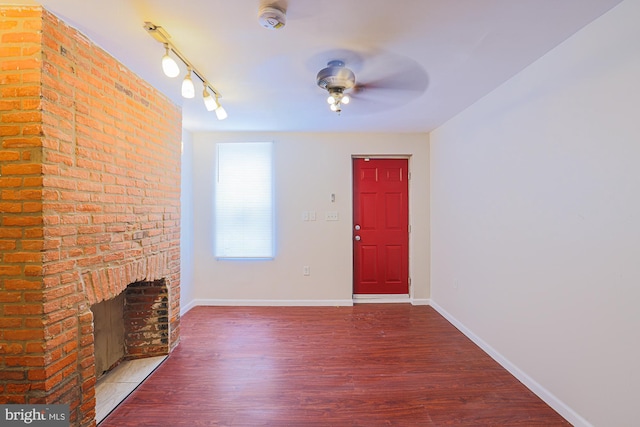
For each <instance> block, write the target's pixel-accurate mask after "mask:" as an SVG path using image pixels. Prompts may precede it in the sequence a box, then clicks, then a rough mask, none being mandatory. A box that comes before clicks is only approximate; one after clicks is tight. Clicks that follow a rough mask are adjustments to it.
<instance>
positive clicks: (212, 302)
mask: <svg viewBox="0 0 640 427" xmlns="http://www.w3.org/2000/svg"><path fill="white" fill-rule="evenodd" d="M200 305H204V306H216V305H221V306H239V307H240V306H290V307H295V306H301V307H305V306H334V307H337V306H343V307H345V306H352V305H353V301H352V300H350V299H346V300H272V299H265V300H263V299H198V300H195V301H194V307H195V306H200ZM191 308H192V307H191Z"/></svg>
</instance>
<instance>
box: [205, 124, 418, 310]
mask: <svg viewBox="0 0 640 427" xmlns="http://www.w3.org/2000/svg"><path fill="white" fill-rule="evenodd" d="M241 141H245V142H246V141H273V142H274V161H275V170H276V172H275V188H276V217H277V220H276V221H277V223H276V227H277V229H276V235H277V249H276V251H277V253H276V257H275V259H274V260H271V261H229V260H217V259H216V258H215V257H214V256H213V251H212V247H213V244H212V242H213V240H212V239H213V232H214V230H213V228H212V207H213V199H212V197H213V182H214V181H213V179H214V171H215V146H216V142H241ZM358 154H366V155H397V154H400V155H411V159H410V161H409V164H410V169H411V172H412V180H411V181H410V194H409V203H410V215H411V223H412V234H411V242H410V245H411V249H410V250H411V254H412V256H413V258H412V261H411V263H410V273H411V276H412V279H413V286H412V295H411V296H412V297H413V298H414V299H416V300H422V301H426V300H427V299H428V298H429V265H428V262H427V260H429V258H430V255H429V205H428V203H429V195H428V189H429V182H428V176H429V172H428V166H429V158H428V155H429V147H428V136H427V135H426V134H337V133H265V134H258V133H196V134H194V153H193V155H194V160H193V191H194V230H195V233H194V254H193V256H194V262H195V273H194V290H195V299H196V300H197V302H198V303H199V304H256V303H264V304H299V305H304V304H337V305H348V304H351V300H352V299H351V298H352V241H351V238H352V232H351V224H352V220H351V214H352V200H351V188H352V185H351V157H352V155H358ZM332 193H335V195H336V201H335V203H332V202H331V199H330V195H331V194H332ZM304 211H315V212H316V221H303V220H302V213H303V212H304ZM327 211H338V213H339V221H337V222H330V221H329V222H328V221H325V219H324V216H325V212H327ZM413 260H417V261H413ZM303 266H309V267H310V268H311V275H310V276H303V274H302V269H303Z"/></svg>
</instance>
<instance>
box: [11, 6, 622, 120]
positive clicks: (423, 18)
mask: <svg viewBox="0 0 640 427" xmlns="http://www.w3.org/2000/svg"><path fill="white" fill-rule="evenodd" d="M276 1H279V2H280V3H284V2H285V0H272V3H273V2H276ZM620 1H621V0H288V5H287V24H286V26H285V27H284V28H283V29H280V30H268V29H265V28H263V27H262V26H260V24H259V23H258V19H257V14H258V9H259V6H260V4H261V2H268V0H184V1H176V0H108V1H104V0H42V1H39V2H36V1H35V0H8V1H4V3H5V4H36V3H40V4H42V5H44V6H45V7H46V8H47V9H48V10H50V11H51V12H53V13H54V14H56V15H57V16H59V17H60V18H62V19H63V20H64V21H65V22H67V23H68V24H70V25H71V26H73V27H76V28H77V29H79V30H80V31H81V32H83V33H84V34H85V35H86V36H88V37H89V38H90V39H91V40H93V41H94V42H95V43H96V44H98V45H99V46H101V47H102V48H104V49H105V50H106V51H107V52H109V53H110V54H112V55H113V56H115V57H116V58H117V59H118V60H119V61H121V62H122V63H123V64H124V65H126V66H127V67H129V68H130V69H131V70H133V71H134V72H135V73H137V74H138V75H140V76H141V77H142V78H144V79H145V80H146V81H148V82H149V83H150V84H152V85H153V86H155V87H157V88H158V89H160V90H161V91H162V92H163V93H165V94H166V95H167V96H169V97H170V98H171V99H172V100H174V102H176V103H177V104H178V105H181V106H182V108H183V117H184V126H185V128H186V129H188V130H191V131H201V130H212V131H331V132H349V131H353V132H363V131H371V132H427V131H430V130H432V129H434V128H436V127H437V126H439V125H441V124H442V123H444V122H445V121H446V120H448V119H449V118H451V117H453V116H454V115H455V114H457V113H459V112H460V111H462V110H463V109H465V108H466V107H468V106H469V105H471V104H472V103H473V102H475V101H476V100H478V99H479V98H481V97H482V96H484V95H485V94H487V93H489V92H490V91H492V90H493V89H494V88H496V87H497V86H498V85H500V84H501V83H502V82H504V81H505V80H507V79H509V78H510V77H512V76H513V75H515V74H516V73H518V72H519V71H520V70H522V69H523V68H525V67H526V66H527V65H529V64H531V63H532V62H533V61H535V60H536V59H537V58H539V57H540V56H542V55H543V54H544V53H546V52H548V51H549V50H550V49H552V48H553V47H554V46H556V45H558V44H559V43H561V42H562V41H563V40H565V39H566V38H568V37H569V36H571V35H572V34H573V33H575V32H576V31H578V30H579V29H580V28H582V27H583V26H585V25H586V24H588V23H589V22H591V21H593V20H594V19H595V18H597V17H598V16H600V15H602V14H603V13H604V12H606V11H607V10H609V9H610V8H611V7H613V6H614V5H616V4H617V3H619V2H620ZM0 3H3V1H2V0H0ZM145 21H151V22H153V23H154V24H156V25H159V26H162V27H163V28H164V29H165V30H166V31H167V32H168V33H169V34H170V35H171V37H172V39H171V40H172V41H173V43H174V44H175V45H176V47H177V48H178V49H179V50H180V51H182V53H183V54H184V55H185V56H186V57H187V58H188V59H189V61H191V62H192V63H193V65H194V66H195V67H196V68H197V69H199V70H200V71H202V72H203V74H204V75H205V76H206V78H207V79H208V80H209V81H210V82H211V84H212V85H214V86H215V87H216V88H217V89H218V91H220V93H221V94H222V99H221V103H222V104H223V105H224V107H225V109H226V110H227V112H228V113H229V118H228V119H227V120H224V121H218V120H217V119H216V117H215V114H213V113H211V112H208V111H206V110H205V108H204V105H203V103H202V99H201V97H199V96H198V95H199V94H200V93H201V91H202V88H201V85H200V84H199V81H198V80H197V79H194V82H195V83H196V98H195V99H191V100H184V99H182V98H181V96H180V80H181V78H180V77H178V78H176V79H169V78H167V77H165V76H164V74H162V71H161V69H160V58H161V56H162V55H163V53H164V49H163V47H162V45H161V44H160V43H158V42H157V41H156V40H154V39H153V38H152V37H151V36H150V35H149V34H148V33H147V32H146V31H145V30H144V29H143V24H144V22H145ZM331 59H343V60H345V61H346V63H347V66H348V67H350V68H351V69H352V70H353V71H354V72H355V74H356V78H357V80H358V83H364V84H365V85H366V84H369V85H370V87H369V88H366V89H365V90H364V91H362V92H360V93H358V94H356V96H355V97H354V99H353V101H352V102H351V103H350V104H349V105H347V106H345V107H344V108H343V112H342V114H341V115H339V116H338V115H337V114H336V113H333V112H331V111H330V110H329V108H328V104H327V103H326V97H327V95H326V93H325V92H324V91H323V90H322V89H320V88H318V87H317V86H316V82H315V80H316V78H315V76H316V73H317V72H318V71H319V70H320V69H321V68H323V67H324V66H326V63H327V62H328V61H329V60H331Z"/></svg>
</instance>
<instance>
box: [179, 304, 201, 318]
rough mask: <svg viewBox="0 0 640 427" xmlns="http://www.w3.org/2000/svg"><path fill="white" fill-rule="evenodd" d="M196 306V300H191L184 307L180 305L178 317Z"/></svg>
mask: <svg viewBox="0 0 640 427" xmlns="http://www.w3.org/2000/svg"><path fill="white" fill-rule="evenodd" d="M197 305H198V304H197V302H196V300H191V301H189V303H187V304H185V305H183V304H180V316H181V317H182V316H184V315H185V313H186V312H187V311H189V310H191V309H192V308H193V307H195V306H197Z"/></svg>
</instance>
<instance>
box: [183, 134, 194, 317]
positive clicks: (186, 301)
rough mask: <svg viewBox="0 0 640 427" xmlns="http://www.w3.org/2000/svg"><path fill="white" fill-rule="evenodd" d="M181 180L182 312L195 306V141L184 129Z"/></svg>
mask: <svg viewBox="0 0 640 427" xmlns="http://www.w3.org/2000/svg"><path fill="white" fill-rule="evenodd" d="M180 166H181V170H180V172H181V181H180V313H181V314H184V313H186V312H187V311H189V309H190V308H191V307H193V304H194V300H195V294H194V281H193V272H194V267H195V266H194V263H193V141H192V136H191V134H190V133H189V132H187V131H185V130H183V131H182V163H181V165H180Z"/></svg>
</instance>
